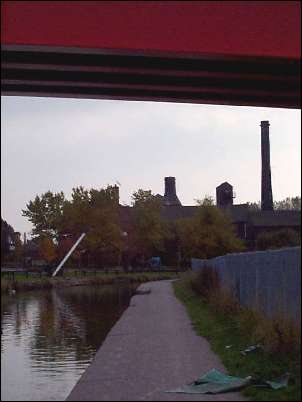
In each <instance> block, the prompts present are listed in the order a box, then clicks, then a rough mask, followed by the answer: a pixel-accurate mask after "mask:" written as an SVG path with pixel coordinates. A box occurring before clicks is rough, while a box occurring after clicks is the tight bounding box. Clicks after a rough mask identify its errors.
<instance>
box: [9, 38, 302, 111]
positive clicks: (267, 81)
mask: <svg viewBox="0 0 302 402" xmlns="http://www.w3.org/2000/svg"><path fill="white" fill-rule="evenodd" d="M1 53H2V55H1V56H2V79H1V90H2V95H25V96H54V97H80V98H99V99H126V100H148V101H169V102H191V103H211V104H227V105H249V106H268V107H285V108H299V107H300V105H301V103H300V61H299V60H297V59H286V58H275V57H270V58H268V57H267V58H263V57H230V56H227V57H226V56H224V57H218V56H215V57H214V56H200V55H199V56H188V55H187V54H186V55H183V56H181V55H175V54H168V53H164V54H159V53H157V54H155V53H150V52H149V53H146V52H135V53H132V54H131V53H129V52H122V51H121V52H108V51H107V52H105V51H100V50H89V49H85V50H80V49H75V48H56V49H54V48H48V47H37V46H20V45H19V46H11V45H6V46H3V48H2V51H1Z"/></svg>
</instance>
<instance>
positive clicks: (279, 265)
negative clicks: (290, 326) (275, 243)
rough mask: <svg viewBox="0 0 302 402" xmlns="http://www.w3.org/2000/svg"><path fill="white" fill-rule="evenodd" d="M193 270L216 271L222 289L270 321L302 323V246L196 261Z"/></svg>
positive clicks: (192, 262) (193, 260) (192, 261)
mask: <svg viewBox="0 0 302 402" xmlns="http://www.w3.org/2000/svg"><path fill="white" fill-rule="evenodd" d="M191 264H192V265H191V266H192V269H193V271H199V270H201V269H203V268H204V267H211V268H213V269H215V270H216V271H217V273H218V275H219V278H220V283H221V286H222V288H223V289H226V290H231V291H232V293H233V294H234V296H236V297H237V298H238V300H239V301H240V304H242V305H244V306H248V307H252V308H255V309H257V310H260V311H261V312H262V313H264V314H265V315H266V316H268V317H269V318H275V317H280V316H282V317H284V318H285V319H290V320H294V321H295V322H297V323H300V322H301V247H292V248H284V249H280V250H268V251H256V252H249V253H238V254H227V255H225V256H221V257H216V258H213V259H210V260H201V259H196V258H193V259H192V260H191Z"/></svg>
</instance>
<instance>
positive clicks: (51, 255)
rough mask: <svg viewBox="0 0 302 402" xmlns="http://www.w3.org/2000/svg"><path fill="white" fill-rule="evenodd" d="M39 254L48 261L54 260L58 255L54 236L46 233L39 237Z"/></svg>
mask: <svg viewBox="0 0 302 402" xmlns="http://www.w3.org/2000/svg"><path fill="white" fill-rule="evenodd" d="M39 254H40V256H41V258H42V259H43V260H45V261H46V262H48V263H51V262H53V261H54V260H55V259H56V257H57V252H56V247H55V244H54V242H53V240H52V238H51V237H50V236H48V235H46V234H44V235H42V236H41V237H40V238H39Z"/></svg>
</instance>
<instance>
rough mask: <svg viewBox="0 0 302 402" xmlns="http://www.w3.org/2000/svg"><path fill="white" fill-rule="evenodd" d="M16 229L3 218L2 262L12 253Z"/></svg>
mask: <svg viewBox="0 0 302 402" xmlns="http://www.w3.org/2000/svg"><path fill="white" fill-rule="evenodd" d="M14 232H15V231H14V229H13V227H12V226H10V225H9V224H8V223H7V222H6V221H5V220H3V219H2V217H1V261H2V259H5V258H6V257H7V256H8V254H9V253H10V243H11V242H12V241H13V239H14Z"/></svg>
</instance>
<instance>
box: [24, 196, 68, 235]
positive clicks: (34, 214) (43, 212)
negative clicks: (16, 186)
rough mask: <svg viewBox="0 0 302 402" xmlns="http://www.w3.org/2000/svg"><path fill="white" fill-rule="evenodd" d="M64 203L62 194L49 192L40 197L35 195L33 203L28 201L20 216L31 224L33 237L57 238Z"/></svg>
mask: <svg viewBox="0 0 302 402" xmlns="http://www.w3.org/2000/svg"><path fill="white" fill-rule="evenodd" d="M64 203H65V196H64V193H63V192H60V193H52V192H51V191H47V192H46V193H44V194H42V195H41V196H38V195H37V196H36V198H35V199H34V200H33V201H29V203H28V204H27V205H26V209H25V210H22V215H23V216H25V217H27V218H28V220H29V221H30V222H31V223H32V224H33V230H32V234H33V236H34V237H38V238H39V237H40V236H42V235H47V236H50V237H51V238H54V239H55V238H57V236H58V230H59V227H60V222H61V220H62V213H63V207H64Z"/></svg>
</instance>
